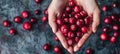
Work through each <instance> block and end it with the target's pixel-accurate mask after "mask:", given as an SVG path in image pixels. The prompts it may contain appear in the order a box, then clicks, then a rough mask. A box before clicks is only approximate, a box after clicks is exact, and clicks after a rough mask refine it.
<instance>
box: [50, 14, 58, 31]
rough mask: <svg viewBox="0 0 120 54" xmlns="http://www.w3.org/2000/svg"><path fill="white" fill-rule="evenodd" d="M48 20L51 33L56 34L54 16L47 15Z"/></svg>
mask: <svg viewBox="0 0 120 54" xmlns="http://www.w3.org/2000/svg"><path fill="white" fill-rule="evenodd" d="M48 20H49V25H50V27H51V28H52V31H53V32H54V33H56V32H57V24H56V22H55V20H56V17H55V14H54V13H49V16H48Z"/></svg>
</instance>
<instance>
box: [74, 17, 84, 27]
mask: <svg viewBox="0 0 120 54" xmlns="http://www.w3.org/2000/svg"><path fill="white" fill-rule="evenodd" d="M76 25H77V26H78V27H82V26H83V25H84V21H83V20H82V19H78V20H77V21H76Z"/></svg>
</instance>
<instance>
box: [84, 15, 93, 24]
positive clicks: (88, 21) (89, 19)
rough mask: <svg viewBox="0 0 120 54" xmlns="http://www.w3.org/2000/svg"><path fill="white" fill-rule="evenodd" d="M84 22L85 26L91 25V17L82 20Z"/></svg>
mask: <svg viewBox="0 0 120 54" xmlns="http://www.w3.org/2000/svg"><path fill="white" fill-rule="evenodd" d="M84 21H85V24H86V25H90V24H92V18H91V17H89V16H88V17H86V18H84Z"/></svg>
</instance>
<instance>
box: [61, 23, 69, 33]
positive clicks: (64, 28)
mask: <svg viewBox="0 0 120 54" xmlns="http://www.w3.org/2000/svg"><path fill="white" fill-rule="evenodd" d="M61 32H62V33H65V34H66V33H68V27H67V26H66V25H62V26H61Z"/></svg>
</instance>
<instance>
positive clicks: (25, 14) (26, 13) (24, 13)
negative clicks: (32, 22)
mask: <svg viewBox="0 0 120 54" xmlns="http://www.w3.org/2000/svg"><path fill="white" fill-rule="evenodd" d="M28 15H29V13H28V11H26V10H24V11H23V12H22V17H23V18H24V19H25V18H27V17H28Z"/></svg>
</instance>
